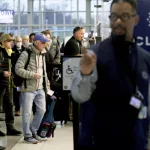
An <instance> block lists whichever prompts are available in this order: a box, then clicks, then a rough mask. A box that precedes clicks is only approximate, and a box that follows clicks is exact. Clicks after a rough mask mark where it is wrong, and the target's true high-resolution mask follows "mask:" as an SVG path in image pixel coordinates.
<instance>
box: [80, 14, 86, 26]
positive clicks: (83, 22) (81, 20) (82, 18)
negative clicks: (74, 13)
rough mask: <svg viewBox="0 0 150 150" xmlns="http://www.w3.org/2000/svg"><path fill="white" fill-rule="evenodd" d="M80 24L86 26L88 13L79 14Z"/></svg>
mask: <svg viewBox="0 0 150 150" xmlns="http://www.w3.org/2000/svg"><path fill="white" fill-rule="evenodd" d="M78 23H79V24H81V25H82V24H86V12H79V19H78Z"/></svg>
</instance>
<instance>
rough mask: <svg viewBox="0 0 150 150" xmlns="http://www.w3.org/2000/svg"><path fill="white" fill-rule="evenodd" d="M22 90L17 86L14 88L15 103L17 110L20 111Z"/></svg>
mask: <svg viewBox="0 0 150 150" xmlns="http://www.w3.org/2000/svg"><path fill="white" fill-rule="evenodd" d="M19 97H20V92H18V91H17V88H13V102H14V104H15V111H20V100H19Z"/></svg>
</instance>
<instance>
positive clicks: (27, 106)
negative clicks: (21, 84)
mask: <svg viewBox="0 0 150 150" xmlns="http://www.w3.org/2000/svg"><path fill="white" fill-rule="evenodd" d="M33 102H34V103H35V105H36V113H35V115H34V118H33V120H32V122H31V124H30V120H31V117H32V105H33ZM20 104H21V107H22V126H23V133H24V137H31V136H32V134H36V133H37V130H38V129H39V126H40V124H41V121H42V119H43V116H44V113H45V111H46V100H45V92H44V90H43V89H41V90H37V91H34V92H21V93H20Z"/></svg>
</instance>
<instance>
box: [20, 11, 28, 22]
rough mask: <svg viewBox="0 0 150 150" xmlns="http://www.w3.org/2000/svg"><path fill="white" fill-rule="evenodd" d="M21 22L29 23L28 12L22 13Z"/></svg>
mask: <svg viewBox="0 0 150 150" xmlns="http://www.w3.org/2000/svg"><path fill="white" fill-rule="evenodd" d="M20 23H21V24H27V13H21V14H20Z"/></svg>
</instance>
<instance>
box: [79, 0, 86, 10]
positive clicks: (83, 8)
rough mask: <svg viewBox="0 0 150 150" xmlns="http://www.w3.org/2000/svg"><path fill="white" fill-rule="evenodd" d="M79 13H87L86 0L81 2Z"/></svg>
mask: <svg viewBox="0 0 150 150" xmlns="http://www.w3.org/2000/svg"><path fill="white" fill-rule="evenodd" d="M79 11H86V0H80V1H79Z"/></svg>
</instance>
